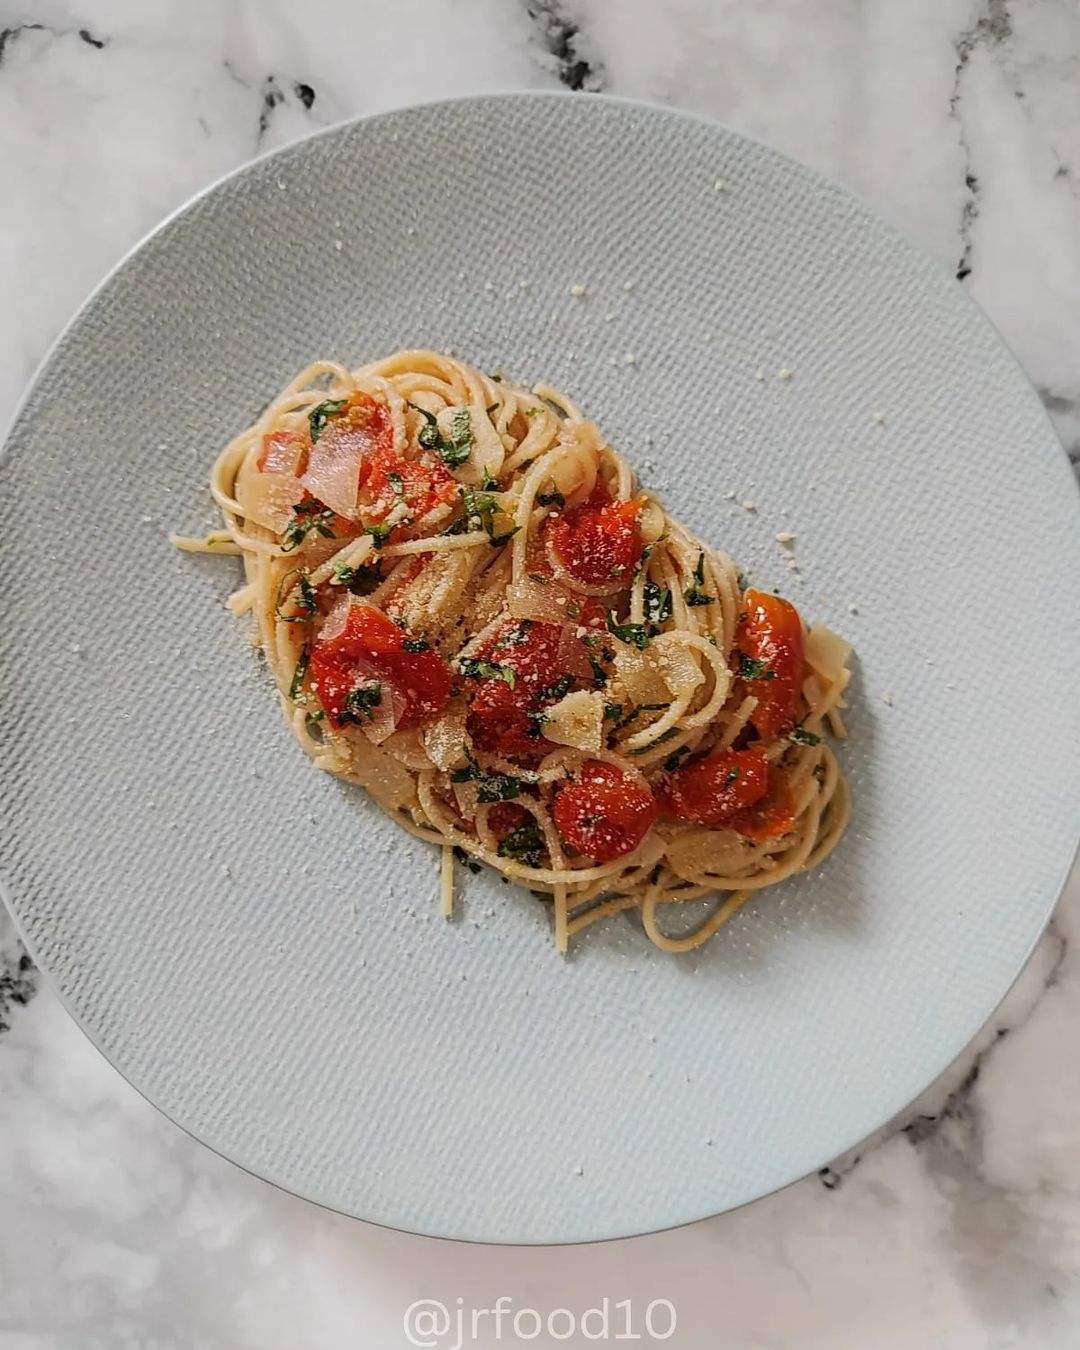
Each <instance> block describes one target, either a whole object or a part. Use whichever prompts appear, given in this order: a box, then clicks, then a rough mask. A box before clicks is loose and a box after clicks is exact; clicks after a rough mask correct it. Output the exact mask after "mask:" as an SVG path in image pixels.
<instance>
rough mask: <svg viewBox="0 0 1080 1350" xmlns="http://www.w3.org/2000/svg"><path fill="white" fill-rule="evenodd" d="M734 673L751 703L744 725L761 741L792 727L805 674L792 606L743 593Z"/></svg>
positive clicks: (798, 627)
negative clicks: (748, 723) (747, 722)
mask: <svg viewBox="0 0 1080 1350" xmlns="http://www.w3.org/2000/svg"><path fill="white" fill-rule="evenodd" d="M735 645H736V647H737V649H738V653H739V654H740V660H739V666H738V673H739V675H740V677H741V679H742V681H743V684H744V686H745V688H746V690H747V692H748V693H751V694H753V695H754V697H755V698H756V699H757V701H758V702H757V707H756V708H755V709H754V711H753V712H752V713H751V715H750V720H751V722H752V723H753V725H754V727H755V728H756V730H757V733H758V735H759V736H760V737H761V738H762V739H763V740H766V741H769V740H772V739H773V738H774V737H776V736H779V735H780V734H781V733H782V732H785V731H789V730H790V729H791V727H792V726H794V724H795V715H796V712H797V709H798V703H799V694H800V692H801V690H802V682H803V677H804V674H805V660H804V657H803V630H802V620H801V619H800V618H799V612H798V610H797V609H796V608H795V606H794V605H791V604H789V603H788V602H787V601H786V600H781V599H780V597H779V596H778V595H769V594H768V593H767V592H765V591H747V592H746V594H745V595H744V596H743V615H742V620H741V622H740V624H739V630H738V633H737V634H736V637H735Z"/></svg>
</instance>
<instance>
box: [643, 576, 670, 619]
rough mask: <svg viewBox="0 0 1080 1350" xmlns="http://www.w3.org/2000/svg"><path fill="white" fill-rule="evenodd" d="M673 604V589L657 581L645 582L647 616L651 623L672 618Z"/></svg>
mask: <svg viewBox="0 0 1080 1350" xmlns="http://www.w3.org/2000/svg"><path fill="white" fill-rule="evenodd" d="M672 608H673V605H672V600H671V591H670V590H669V589H668V588H667V587H666V586H658V585H657V584H656V582H655V581H647V582H646V583H645V617H646V619H648V621H649V622H650V623H663V622H664V620H665V619H670V618H671V611H672Z"/></svg>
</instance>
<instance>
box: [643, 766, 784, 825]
mask: <svg viewBox="0 0 1080 1350" xmlns="http://www.w3.org/2000/svg"><path fill="white" fill-rule="evenodd" d="M768 789H769V761H768V760H767V759H766V758H765V756H764V754H763V753H762V752H761V751H760V750H756V749H748V750H722V751H720V752H719V753H718V754H715V755H706V756H705V757H704V758H703V759H694V760H691V761H690V762H689V763H688V764H684V765H683V766H682V767H681V768H680V769H677V770H676V771H675V772H674V773H673V774H672V775H671V776H670V777H669V778H668V779H667V781H666V783H665V784H664V786H663V788H662V789H661V797H662V800H663V803H664V806H665V808H666V810H667V811H668V812H669V814H671V815H672V816H674V817H675V819H676V820H688V821H693V823H694V824H695V825H706V826H708V827H709V829H713V830H718V829H721V828H722V827H723V826H725V825H729V824H730V823H731V821H732V819H733V818H734V817H735V816H736V815H738V813H739V812H740V811H742V810H744V809H745V808H746V807H749V806H752V805H753V804H754V803H755V802H757V801H760V800H761V798H762V797H764V796H765V794H766V792H767V791H768Z"/></svg>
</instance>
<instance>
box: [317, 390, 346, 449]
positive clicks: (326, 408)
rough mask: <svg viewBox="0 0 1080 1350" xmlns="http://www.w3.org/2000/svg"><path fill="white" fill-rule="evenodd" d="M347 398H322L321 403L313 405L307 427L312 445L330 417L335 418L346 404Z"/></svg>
mask: <svg viewBox="0 0 1080 1350" xmlns="http://www.w3.org/2000/svg"><path fill="white" fill-rule="evenodd" d="M348 401H349V400H348V399H347V398H324V399H323V401H322V402H321V403H318V404H316V405H315V407H314V408H312V410H311V411H310V412H309V413H308V426H309V428H310V429H311V443H312V445H314V444H315V442H316V441H317V440H318V439H319V437H320V436H321V435H322V429H323V427H325V426H326V424H327V422H329V420H330V418H331V417H336V416H337V414H338V413H339V412H341V411H342V410H343V409H344V407H345V405H346V404H347V403H348Z"/></svg>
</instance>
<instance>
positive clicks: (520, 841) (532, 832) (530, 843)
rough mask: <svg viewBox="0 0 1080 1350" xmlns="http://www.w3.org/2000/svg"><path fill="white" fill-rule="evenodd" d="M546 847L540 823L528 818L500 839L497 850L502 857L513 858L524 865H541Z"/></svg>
mask: <svg viewBox="0 0 1080 1350" xmlns="http://www.w3.org/2000/svg"><path fill="white" fill-rule="evenodd" d="M544 849H545V844H544V836H543V835H542V834H541V833H540V827H539V825H537V823H536V821H535V820H527V821H526V822H525V824H524V825H519V826H518V827H517V829H516V830H511V831H510V833H509V834H508V835H507V836H506V838H505V839H501V840H500V841H499V847H498V850H497V852H498V855H499V857H500V858H512V859H513V860H514V862H519V863H521V865H522V866H523V867H541V866H542V865H543V859H544Z"/></svg>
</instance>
